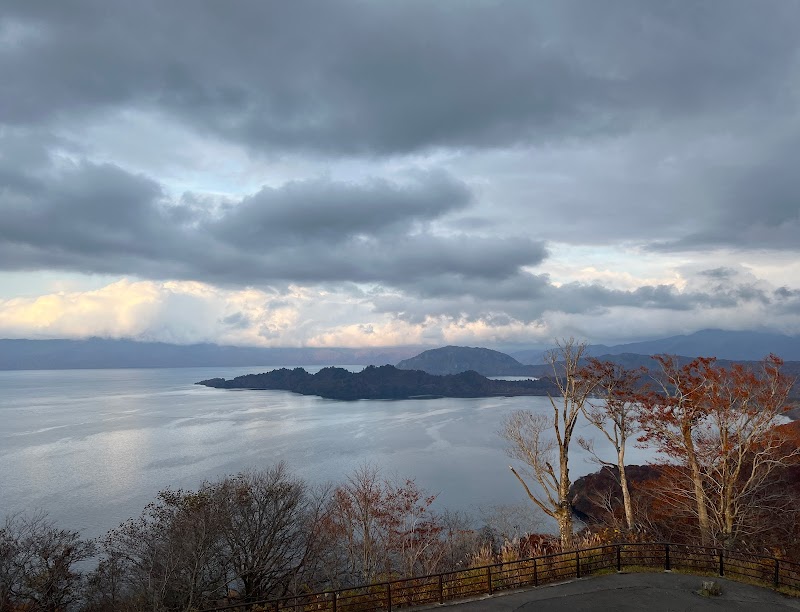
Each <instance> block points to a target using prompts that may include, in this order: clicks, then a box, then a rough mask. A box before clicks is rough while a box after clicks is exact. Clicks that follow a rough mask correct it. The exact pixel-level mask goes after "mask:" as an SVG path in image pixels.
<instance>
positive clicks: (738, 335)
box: [0, 330, 800, 376]
mask: <svg viewBox="0 0 800 612" xmlns="http://www.w3.org/2000/svg"><path fill="white" fill-rule="evenodd" d="M425 348H426V347H419V346H417V347H414V346H411V347H408V346H405V347H380V348H363V349H349V348H256V347H236V346H220V345H216V344H194V345H178V344H166V343H161V342H135V341H132V340H107V339H101V338H90V339H88V340H0V370H45V369H70V368H177V367H203V366H213V367H235V366H278V365H281V366H287V365H385V364H387V363H397V362H398V361H399V362H400V363H399V364H398V367H401V368H404V369H421V370H424V371H428V372H431V373H437V374H448V373H455V372H456V371H462V372H463V371H465V369H466V370H470V369H471V370H475V371H477V372H479V373H481V374H482V375H484V376H536V375H539V374H537V373H541V371H542V369H541V367H540V366H539V367H532V366H529V365H525V364H541V363H542V361H541V358H542V352H543V351H541V350H528V351H515V352H512V353H511V354H510V355H508V354H505V353H500V352H498V351H493V350H490V349H486V348H469V347H443V348H441V349H431V350H427V351H426V350H424V349H425ZM454 349H459V351H458V352H454ZM421 351H422V352H421ZM770 352H772V353H775V354H776V355H778V356H780V357H782V358H783V359H785V360H787V361H800V337H797V336H785V335H780V334H771V333H762V332H730V331H720V330H703V331H699V332H696V333H694V334H690V335H686V336H673V337H670V338H663V339H660V340H652V341H647V342H636V343H632V344H620V345H615V346H605V345H592V346H590V347H589V353H590V354H591V355H593V356H596V357H601V356H605V355H611V356H618V358H619V359H620V360H623V359H624V360H627V361H628V362H630V364H631V365H632V364H633V363H634V362H636V361H638V360H639V358H636V357H632V356H631V355H648V356H649V355H654V354H658V353H669V354H675V355H684V356H687V357H696V356H698V355H704V356H715V357H718V358H720V359H731V360H737V361H740V360H743V361H756V360H760V359H762V358H763V357H764V356H766V355H767V354H768V353H770ZM412 357H413V359H411V358H412ZM462 368H463V369H462Z"/></svg>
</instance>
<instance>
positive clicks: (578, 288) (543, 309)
mask: <svg viewBox="0 0 800 612" xmlns="http://www.w3.org/2000/svg"><path fill="white" fill-rule="evenodd" d="M700 276H703V274H702V273H701V274H700ZM733 276H734V275H731V280H730V282H726V283H719V284H716V285H712V286H708V287H700V288H697V289H694V290H687V291H679V290H677V289H676V288H675V287H674V286H672V285H646V286H643V287H638V288H636V289H632V290H621V289H610V288H608V287H603V286H602V285H599V284H596V283H577V282H575V283H567V284H565V285H555V284H553V283H552V282H551V281H550V279H549V277H548V276H547V275H546V274H541V275H533V274H530V273H526V272H521V273H519V274H517V275H515V276H514V277H513V278H511V279H508V282H501V283H496V284H492V283H490V282H485V283H483V282H481V281H475V280H473V281H472V282H470V283H468V284H467V285H466V286H467V287H469V290H468V291H465V292H464V293H459V292H458V291H457V290H453V291H451V292H446V291H440V292H436V291H431V290H430V289H429V288H428V287H427V284H426V283H418V284H416V285H414V286H409V287H406V288H405V291H406V292H407V293H408V295H411V296H413V297H416V298H417V300H416V301H409V300H408V299H406V298H405V297H404V296H400V295H382V296H375V297H374V298H373V300H372V303H373V304H374V308H375V311H376V312H380V313H390V314H392V315H393V316H395V317H397V318H398V319H400V320H403V321H406V322H408V323H412V324H420V323H423V322H424V321H425V320H426V317H429V316H434V317H443V318H445V319H449V320H452V321H460V322H475V321H481V322H483V323H484V324H486V325H487V326H489V327H492V326H505V325H508V324H509V320H510V321H513V322H516V323H520V324H523V325H529V324H531V323H534V322H537V321H540V320H541V319H542V318H543V317H545V316H546V315H547V313H551V312H561V313H565V314H569V315H598V314H603V313H606V312H607V311H609V309H612V308H630V309H637V310H650V311H671V312H686V313H688V312H692V311H702V310H709V309H737V308H741V307H744V306H747V305H752V304H759V305H766V306H772V307H775V308H777V309H780V310H781V311H786V312H791V311H792V309H793V308H796V307H797V304H798V303H800V299H798V296H799V295H800V293H798V292H797V291H794V290H789V289H787V288H783V290H781V289H779V290H777V291H775V292H773V293H772V294H768V293H767V292H766V291H764V290H763V289H760V288H757V287H755V286H753V284H752V283H749V282H747V281H741V280H739V279H733V278H732V277H733ZM447 286H448V285H447V284H445V287H447Z"/></svg>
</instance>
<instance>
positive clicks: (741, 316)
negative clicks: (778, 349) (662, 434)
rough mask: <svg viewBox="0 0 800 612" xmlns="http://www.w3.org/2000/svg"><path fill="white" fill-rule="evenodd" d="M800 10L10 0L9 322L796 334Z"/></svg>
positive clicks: (47, 329)
mask: <svg viewBox="0 0 800 612" xmlns="http://www.w3.org/2000/svg"><path fill="white" fill-rule="evenodd" d="M798 23H800V3H799V2H792V1H788V0H777V1H772V0H759V2H753V1H752V0H741V1H740V0H717V1H697V2H683V1H678V2H672V1H668V0H650V1H647V0H607V1H603V2H596V1H594V0H585V1H580V2H576V1H571V0H552V1H548V0H538V1H537V2H529V1H528V0H519V1H516V2H499V1H492V0H475V1H472V2H465V1H462V0H458V1H455V0H437V1H436V2H430V0H403V1H400V0H396V1H393V0H331V1H330V2H319V1H311V0H292V1H291V2H264V1H262V0H251V1H245V0H232V1H230V2H212V1H208V0H191V1H188V0H185V1H184V0H170V1H169V2H163V1H160V0H138V1H137V2H122V1H109V0H86V1H83V0H81V1H78V0H61V1H59V2H30V1H29V0H5V1H4V2H3V3H2V4H0V79H1V81H0V82H2V87H0V337H6V338H83V337H89V336H99V337H109V338H132V339H137V340H158V341H164V342H177V343H193V342H218V343H223V344H237V345H257V346H337V347H347V346H349V347H366V346H383V345H431V346H433V345H442V344H465V345H481V346H523V345H535V344H541V343H545V344H546V343H549V342H550V341H551V340H552V339H553V338H557V337H567V336H575V337H578V338H581V339H586V340H587V341H590V342H605V343H617V342H626V341H634V340H639V339H648V338H657V337H662V336H668V335H675V334H684V333H691V332H693V331H697V330H700V329H704V328H719V329H731V330H743V329H752V330H769V331H777V332H782V333H787V334H800V37H799V36H798V35H797V24H798Z"/></svg>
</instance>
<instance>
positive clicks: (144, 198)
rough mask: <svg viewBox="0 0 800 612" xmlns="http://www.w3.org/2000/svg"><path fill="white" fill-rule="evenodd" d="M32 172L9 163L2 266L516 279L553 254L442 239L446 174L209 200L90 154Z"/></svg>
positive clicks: (458, 192)
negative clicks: (170, 192) (212, 204)
mask: <svg viewBox="0 0 800 612" xmlns="http://www.w3.org/2000/svg"><path fill="white" fill-rule="evenodd" d="M32 170H33V171H30V172H25V171H22V170H20V169H15V168H14V167H13V165H12V164H11V163H10V161H9V160H4V161H3V162H2V164H0V173H2V174H6V175H8V176H9V177H11V180H8V181H6V184H5V186H4V189H3V223H2V225H0V266H2V268H3V269H6V270H25V269H37V268H55V269H62V270H74V271H80V272H89V273H91V272H102V273H120V274H126V273H135V274H137V275H139V276H144V277H151V278H164V277H167V278H182V279H184V278H185V279H199V280H207V281H212V282H217V283H225V284H233V285H249V284H261V283H268V282H271V281H274V280H285V281H295V282H325V281H351V282H379V281H380V282H385V283H389V284H391V285H400V284H406V283H414V282H417V281H419V280H420V279H426V282H436V281H435V279H437V278H443V279H449V278H450V277H452V276H453V275H455V276H458V277H459V278H461V279H462V280H463V281H464V282H465V283H466V284H467V285H468V284H469V282H470V281H471V280H472V279H474V278H478V279H489V278H493V279H494V278H505V277H509V276H513V275H514V274H517V273H518V272H519V269H520V267H521V266H525V265H535V264H538V263H540V262H541V261H542V259H544V257H545V256H546V251H545V249H544V246H543V244H542V243H541V242H537V241H533V240H530V239H527V238H509V237H503V238H502V239H501V238H489V237H480V236H470V235H465V234H453V235H447V236H441V235H437V234H435V233H434V232H433V231H432V230H431V228H430V227H429V225H430V222H431V221H434V220H437V219H440V218H442V217H444V216H446V215H447V214H448V213H450V212H452V211H455V210H459V209H462V208H464V207H466V206H467V205H468V204H469V203H470V200H471V194H470V191H469V190H468V189H467V188H466V186H465V185H463V184H462V183H460V182H458V181H454V180H453V179H452V178H449V177H447V176H446V175H444V174H442V173H432V174H418V175H416V176H415V177H414V178H413V180H410V181H407V182H406V183H403V184H398V183H391V182H388V181H371V182H368V183H365V184H348V183H341V182H336V181H330V180H313V181H305V182H302V181H296V182H291V183H288V184H286V185H284V186H283V187H281V188H278V189H273V188H269V189H268V188H264V189H262V190H261V191H260V192H259V193H257V194H256V195H254V196H251V197H248V198H244V199H243V200H242V201H239V202H229V203H227V204H226V205H224V206H221V207H216V208H209V207H208V206H205V207H204V205H203V201H202V200H198V199H196V198H192V197H186V198H184V199H183V200H182V201H181V202H180V203H178V204H174V203H172V202H171V201H169V200H168V199H167V198H166V197H165V196H164V194H163V191H162V189H161V187H160V186H159V185H158V184H157V183H156V182H154V181H153V180H151V179H149V178H147V177H145V176H141V175H133V174H130V173H128V172H126V171H124V170H122V169H120V168H118V167H116V166H113V165H110V164H102V165H100V164H92V163H88V162H81V163H76V164H73V163H67V164H62V165H60V166H55V165H53V166H47V167H44V168H38V169H32Z"/></svg>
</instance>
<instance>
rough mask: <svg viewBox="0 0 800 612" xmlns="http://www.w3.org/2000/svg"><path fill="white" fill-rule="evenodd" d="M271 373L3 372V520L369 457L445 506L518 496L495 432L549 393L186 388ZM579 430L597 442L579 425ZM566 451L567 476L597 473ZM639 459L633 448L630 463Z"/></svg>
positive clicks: (338, 475) (122, 508) (340, 465)
mask: <svg viewBox="0 0 800 612" xmlns="http://www.w3.org/2000/svg"><path fill="white" fill-rule="evenodd" d="M268 369H271V368H263V367H262V368H257V367H256V368H174V369H125V370H47V371H20V372H0V517H2V516H3V515H5V514H6V513H9V512H15V511H30V510H32V509H43V510H45V511H47V512H48V513H49V515H50V516H51V518H53V519H54V520H55V521H56V522H57V523H58V524H59V525H60V526H62V527H65V528H69V529H78V530H81V531H82V533H83V534H84V535H85V536H86V537H94V536H100V535H102V534H104V533H105V532H106V531H108V530H109V529H111V528H113V527H115V526H117V525H119V524H120V523H121V522H122V521H124V520H125V519H127V518H129V517H131V516H135V515H137V514H139V512H141V510H142V508H143V507H144V506H145V504H147V503H148V502H150V501H152V500H153V499H154V498H155V495H156V494H157V493H158V491H159V490H162V489H165V488H168V487H171V488H184V489H191V488H196V487H197V486H199V485H200V484H201V483H202V482H203V480H211V479H216V478H218V477H221V476H225V475H227V474H235V473H237V472H239V471H242V470H244V469H247V468H260V467H266V466H268V465H271V464H273V463H275V462H276V461H280V460H285V461H286V462H287V463H288V464H289V466H290V467H291V469H292V470H293V472H294V473H296V474H298V475H299V476H301V477H303V478H305V479H307V480H309V481H311V482H337V481H341V480H342V479H343V478H344V476H345V475H346V474H348V473H350V472H352V471H353V470H354V469H355V468H357V467H358V466H359V465H363V464H364V462H368V463H370V464H374V465H377V466H379V467H380V468H381V469H382V470H383V473H384V474H385V475H387V476H397V477H399V478H406V477H412V478H415V479H416V481H417V483H418V484H419V485H420V486H422V487H424V488H425V489H426V490H427V491H429V492H431V493H439V498H438V500H437V504H436V505H437V507H439V508H440V509H443V508H445V507H447V508H451V509H458V510H465V511H475V510H477V508H478V507H479V506H481V505H490V504H507V503H508V504H512V503H519V502H524V501H525V500H526V498H525V496H524V493H523V492H522V490H521V488H520V486H519V484H518V483H517V482H516V480H515V479H514V477H513V475H512V474H511V473H510V471H509V469H508V464H509V459H508V457H507V456H506V455H505V452H504V450H503V449H504V441H503V440H502V439H501V438H500V437H499V436H498V435H497V431H498V430H499V429H500V427H501V424H502V420H503V418H504V416H505V415H506V414H508V413H509V412H511V411H513V410H517V409H527V410H531V411H549V410H551V408H550V405H549V402H548V400H547V398H543V397H534V398H530V397H526V398H490V399H434V400H401V401H369V400H362V401H357V402H340V401H334V400H325V399H321V398H318V397H308V396H302V395H295V394H292V393H288V392H283V391H238V390H223V389H209V388H206V387H201V386H198V385H195V384H194V383H195V382H197V381H199V380H203V379H206V378H212V377H215V376H222V377H225V378H231V377H233V376H238V375H240V374H245V373H253V372H263V371H265V370H268ZM307 369H309V370H316V369H319V368H307ZM579 434H580V435H584V436H586V437H594V438H595V439H596V441H597V443H598V447H599V448H603V446H601V445H600V442H601V440H600V437H598V436H595V435H594V433H593V431H592V429H591V428H590V426H588V425H587V424H585V423H582V424H581V426H580V431H579ZM573 453H574V459H572V462H571V475H572V477H573V480H574V479H575V478H577V477H578V476H580V475H583V474H586V473H589V472H592V471H595V470H596V469H597V466H596V464H592V463H589V462H588V460H587V458H586V454H585V453H584V452H583V451H581V449H580V448H579V447H578V446H577V444H575V447H574V449H573ZM646 459H647V456H646V454H645V451H641V450H638V449H630V451H629V461H630V463H635V462H637V461H638V462H641V461H645V460H646Z"/></svg>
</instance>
